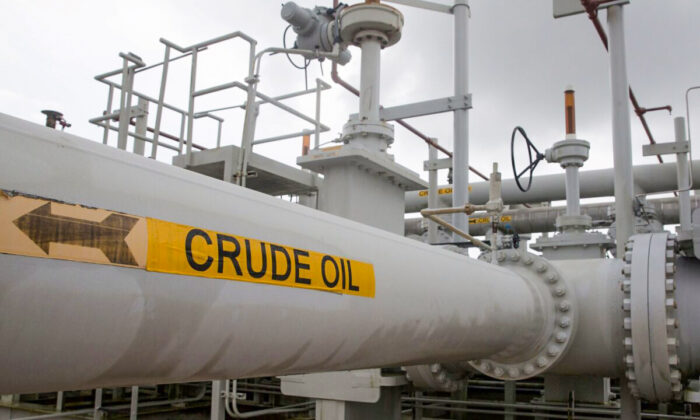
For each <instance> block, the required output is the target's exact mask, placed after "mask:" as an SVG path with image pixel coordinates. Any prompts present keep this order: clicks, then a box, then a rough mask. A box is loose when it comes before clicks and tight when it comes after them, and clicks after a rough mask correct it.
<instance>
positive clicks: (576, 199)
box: [565, 165, 581, 216]
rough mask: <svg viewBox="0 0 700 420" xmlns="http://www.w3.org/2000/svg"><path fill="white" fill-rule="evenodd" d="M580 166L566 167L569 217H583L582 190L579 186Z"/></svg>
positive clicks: (567, 211) (567, 210) (567, 212)
mask: <svg viewBox="0 0 700 420" xmlns="http://www.w3.org/2000/svg"><path fill="white" fill-rule="evenodd" d="M578 169H579V168H578V166H574V165H569V166H567V167H566V178H565V179H566V214H567V216H580V215H581V198H580V196H581V188H580V185H579V173H578Z"/></svg>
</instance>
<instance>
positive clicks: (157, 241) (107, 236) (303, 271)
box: [0, 190, 375, 298]
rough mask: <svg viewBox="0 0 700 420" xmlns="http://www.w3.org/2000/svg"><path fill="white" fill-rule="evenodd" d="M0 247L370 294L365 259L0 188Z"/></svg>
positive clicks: (27, 253) (371, 271)
mask: <svg viewBox="0 0 700 420" xmlns="http://www.w3.org/2000/svg"><path fill="white" fill-rule="evenodd" d="M0 253H5V254H14V255H24V256H30V257H40V258H52V259H62V260H69V261H79V262H87V263H93V264H103V265H116V266H122V267H130V268H137V269H146V270H148V271H157V272H161V273H171V274H182V275H187V276H199V277H210V278H217V279H226V280H236V281H245V282H253V283H263V284H270V285H275V286H287V287H297V288H303V289H313V290H322V291H326V292H332V293H342V294H346V295H353V296H362V297H370V298H373V297H374V291H375V279H374V267H373V266H372V264H368V263H365V262H360V261H355V260H351V259H348V258H345V257H340V256H336V255H330V254H324V253H321V252H316V251H311V250H306V249H300V248H294V247H290V246H284V245H279V244H274V243H269V242H264V241H259V240H257V239H252V238H244V237H241V236H236V235H231V234H226V233H222V232H214V231H211V230H206V229H200V228H196V227H192V226H185V225H180V224H177V223H171V222H166V221H163V220H158V219H152V218H145V217H139V216H132V215H129V214H124V213H118V212H113V211H109V210H103V209H95V208H88V207H83V206H79V205H75V204H67V203H62V202H57V201H55V200H50V199H44V198H38V197H29V196H25V195H21V194H10V193H5V192H3V191H2V190H0Z"/></svg>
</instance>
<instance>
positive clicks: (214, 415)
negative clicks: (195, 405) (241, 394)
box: [209, 381, 228, 420]
mask: <svg viewBox="0 0 700 420" xmlns="http://www.w3.org/2000/svg"><path fill="white" fill-rule="evenodd" d="M224 388H225V387H224V381H212V383H211V412H210V413H209V418H210V419H211V420H224V419H225V418H226V408H225V407H224V399H223V398H221V393H222V391H224ZM225 392H228V389H226V390H225Z"/></svg>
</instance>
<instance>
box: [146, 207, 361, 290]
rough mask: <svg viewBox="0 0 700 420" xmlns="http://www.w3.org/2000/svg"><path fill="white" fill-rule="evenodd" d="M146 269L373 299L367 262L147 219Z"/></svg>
mask: <svg viewBox="0 0 700 420" xmlns="http://www.w3.org/2000/svg"><path fill="white" fill-rule="evenodd" d="M146 269H147V270H149V271H159V272H163V273H175V274H185V275H189V276H200V277H212V278H219V279H228V280H238V281H246V282H253V283H264V284H272V285H275V286H287V287H299V288H303V289H314V290H323V291H327V292H334V293H343V294H347V295H355V296H364V297H374V268H373V266H372V265H371V264H367V263H363V262H359V261H354V260H350V259H347V258H342V257H338V256H335V255H328V254H323V253H320V252H314V251H309V250H305V249H299V248H293V247H288V246H284V245H278V244H273V243H269V242H263V241H259V240H257V239H251V238H245V237H242V236H236V235H229V234H224V233H220V232H215V231H211V230H206V229H199V228H195V227H192V226H185V225H180V224H176V223H170V222H164V221H162V220H157V219H150V218H149V219H148V264H147V266H146Z"/></svg>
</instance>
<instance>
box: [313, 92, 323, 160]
mask: <svg viewBox="0 0 700 420" xmlns="http://www.w3.org/2000/svg"><path fill="white" fill-rule="evenodd" d="M321 87H322V86H321V79H316V129H315V130H314V149H318V146H319V144H320V142H321V92H322V89H321Z"/></svg>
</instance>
